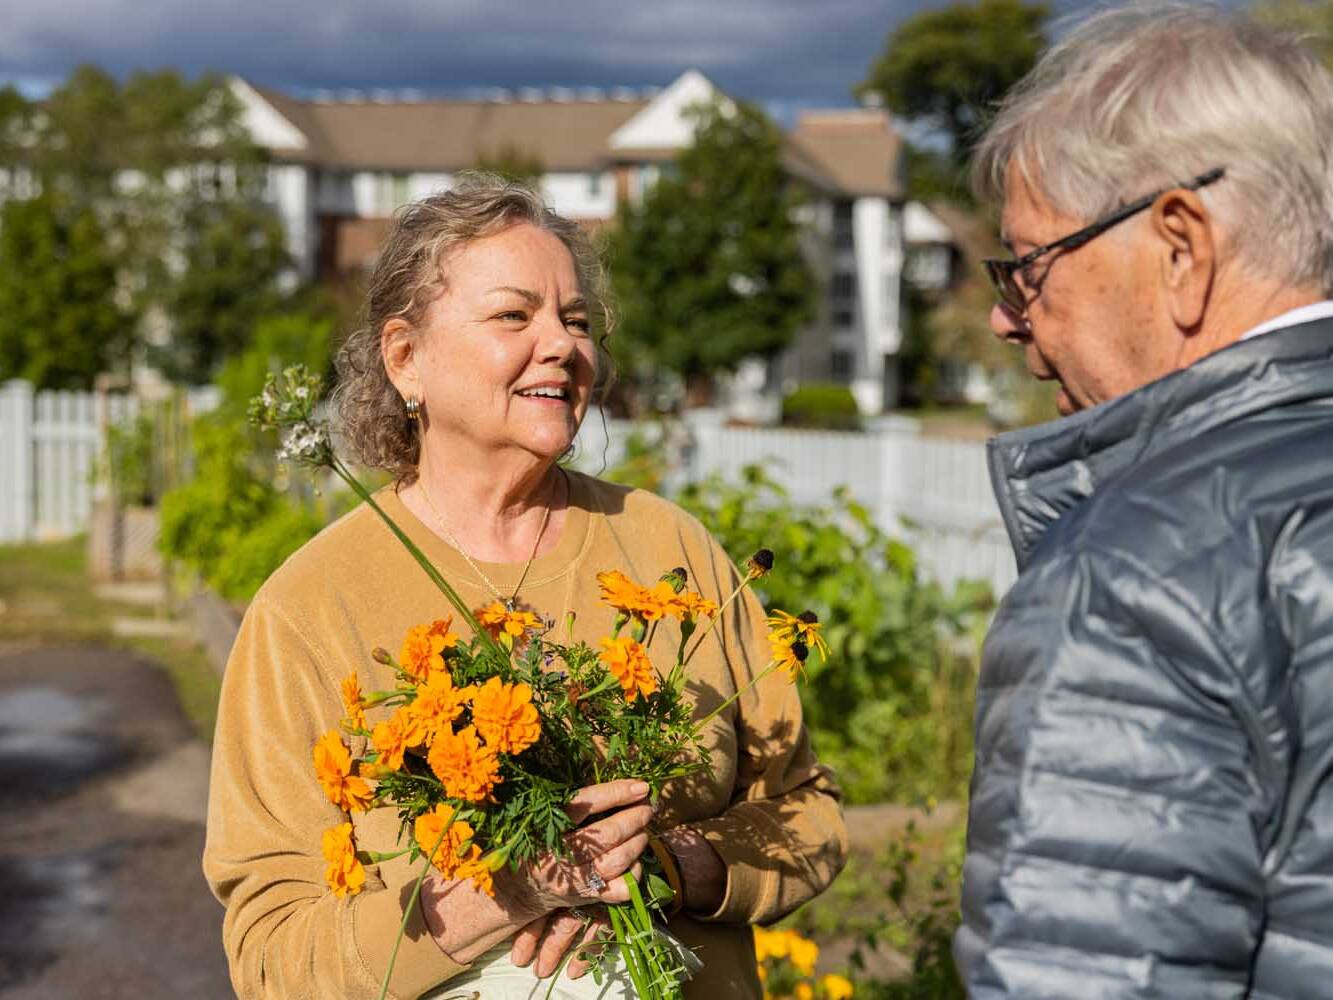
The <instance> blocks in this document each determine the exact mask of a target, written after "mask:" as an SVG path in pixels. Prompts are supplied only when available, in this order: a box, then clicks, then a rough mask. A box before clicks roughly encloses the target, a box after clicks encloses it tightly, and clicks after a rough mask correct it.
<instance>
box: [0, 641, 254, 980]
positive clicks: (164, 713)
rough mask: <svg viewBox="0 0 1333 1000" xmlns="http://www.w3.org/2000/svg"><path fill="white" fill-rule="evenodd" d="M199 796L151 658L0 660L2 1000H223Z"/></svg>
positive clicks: (198, 746)
mask: <svg viewBox="0 0 1333 1000" xmlns="http://www.w3.org/2000/svg"><path fill="white" fill-rule="evenodd" d="M207 784H208V748H207V747H206V746H205V745H204V744H202V743H201V742H199V740H198V739H197V738H195V736H194V735H193V733H192V732H191V729H190V726H189V723H188V722H187V720H186V718H185V716H184V715H183V714H182V712H181V709H180V706H179V703H178V702H177V699H176V696H175V693H174V692H173V689H172V687H171V684H170V682H169V680H168V679H167V677H166V675H165V673H164V672H163V671H162V670H160V669H159V668H157V667H156V666H154V665H153V664H152V662H151V661H149V660H147V659H145V658H144V657H142V656H140V655H138V654H135V653H131V652H127V651H125V650H120V649H107V648H103V647H99V646H91V645H90V646H69V647H42V646H22V645H14V644H11V645H9V646H7V647H0V996H3V997H5V998H7V1000H9V998H12V1000H64V998H70V1000H101V998H116V1000H120V998H136V1000H138V998H145V1000H147V998H152V1000H157V998H163V1000H174V998H185V997H189V998H198V1000H210V998H214V997H217V998H224V997H231V996H232V995H233V994H232V991H231V988H230V985H229V983H228V979H227V969H226V961H225V959H224V957H223V954H222V947H221V927H222V908H221V906H219V905H218V903H217V902H216V901H215V900H214V899H213V897H212V896H211V895H210V894H209V892H208V888H207V886H206V885H205V883H204V880H203V876H202V874H201V873H200V869H199V857H200V854H201V852H202V851H203V844H204V812H205V803H206V799H207Z"/></svg>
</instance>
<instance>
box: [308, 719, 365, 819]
mask: <svg viewBox="0 0 1333 1000" xmlns="http://www.w3.org/2000/svg"><path fill="white" fill-rule="evenodd" d="M313 757H314V761H315V775H316V777H318V778H319V783H320V786H321V787H322V788H323V789H324V794H325V795H327V796H328V797H329V801H330V802H332V803H333V804H334V805H335V806H337V807H338V808H339V809H341V810H343V811H344V812H364V811H365V810H367V809H369V808H370V804H371V801H372V800H373V799H374V797H375V794H374V792H372V791H371V788H370V784H369V783H368V782H367V781H366V780H365V779H364V778H360V777H357V776H356V775H353V774H352V752H351V751H350V750H348V749H347V745H346V744H345V743H343V741H342V737H341V736H339V735H338V730H336V729H330V730H329V731H328V732H327V733H325V734H324V735H323V736H321V737H320V738H319V739H318V740H317V741H316V742H315V749H314V753H313Z"/></svg>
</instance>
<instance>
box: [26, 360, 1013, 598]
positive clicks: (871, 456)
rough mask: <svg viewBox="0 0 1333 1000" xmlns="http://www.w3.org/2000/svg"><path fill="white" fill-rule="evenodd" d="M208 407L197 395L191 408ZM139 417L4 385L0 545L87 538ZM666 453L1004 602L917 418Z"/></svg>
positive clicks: (607, 426)
mask: <svg viewBox="0 0 1333 1000" xmlns="http://www.w3.org/2000/svg"><path fill="white" fill-rule="evenodd" d="M210 402H211V400H210V398H209V397H208V395H207V394H206V393H204V394H195V396H193V397H192V399H191V408H192V409H194V410H195V411H196V412H198V411H200V410H202V409H206V408H208V406H209V405H210ZM137 408H138V403H137V401H136V400H135V398H134V397H132V396H125V395H112V394H102V395H94V394H92V393H78V392H34V391H33V389H32V386H30V385H29V384H28V383H26V382H20V381H11V382H7V383H5V384H3V385H0V543H4V542H20V541H29V540H35V539H45V538H60V537H66V536H69V535H72V534H75V533H77V532H80V531H83V530H86V528H87V526H88V521H89V515H90V513H91V510H92V504H93V501H94V492H95V489H96V486H95V484H94V481H93V473H94V469H95V465H96V461H97V457H98V456H99V455H100V454H101V452H102V447H103V441H104V438H105V433H106V428H107V427H108V426H110V425H113V424H115V423H118V422H120V421H122V420H125V419H127V418H130V417H132V416H133V415H134V414H135V413H136V412H137ZM633 429H634V428H633V425H631V424H629V423H627V422H622V421H606V422H604V421H602V420H601V419H600V417H599V415H598V414H596V413H593V414H590V415H589V418H588V419H587V420H586V421H585V422H584V426H583V431H582V433H581V434H580V437H579V446H578V453H577V457H576V460H575V464H576V465H578V466H579V467H580V468H582V469H584V470H585V471H590V472H593V473H596V472H598V471H600V470H601V469H602V468H604V467H609V466H612V465H615V464H616V463H618V462H619V460H620V458H621V456H622V455H623V454H624V449H625V444H626V441H627V440H628V438H629V436H630V434H631V433H632V431H633ZM668 452H669V454H670V463H669V464H670V468H669V470H668V486H675V485H680V484H681V483H684V482H688V481H692V480H695V479H699V478H702V477H704V476H707V475H710V474H712V473H715V472H717V473H721V474H723V475H733V476H734V475H737V474H739V472H740V470H741V469H742V468H743V467H744V466H746V465H750V464H756V463H758V464H763V465H765V466H766V467H768V468H769V469H770V471H771V472H772V473H773V475H774V476H775V478H778V479H779V480H780V481H781V482H782V484H783V485H784V486H785V487H786V488H787V490H788V491H789V492H790V494H791V496H792V498H793V499H794V500H796V501H797V502H799V503H805V504H819V503H823V502H826V501H827V500H828V499H829V497H830V495H831V494H832V492H833V490H834V488H835V487H837V486H839V485H841V486H845V487H846V488H847V490H848V491H849V493H850V494H851V495H852V496H853V497H855V498H856V499H857V500H858V501H859V502H860V503H861V504H862V505H864V506H865V507H866V508H867V509H869V510H870V511H871V512H872V513H873V514H874V516H875V518H876V520H877V522H878V523H879V524H880V525H881V526H883V527H884V528H885V529H886V530H888V531H890V532H893V533H896V534H899V535H901V536H903V537H905V538H906V539H907V540H909V541H911V542H912V543H913V544H914V545H915V547H916V549H917V552H918V554H919V556H920V559H921V564H922V566H923V567H924V569H925V571H926V572H927V573H929V574H930V575H931V576H933V577H935V578H936V579H938V580H940V581H941V582H943V583H946V584H952V583H955V582H957V581H959V580H964V579H975V580H984V581H986V582H988V583H989V584H990V585H991V586H992V588H993V589H994V590H995V592H996V593H997V594H1001V593H1003V592H1004V591H1005V590H1007V589H1008V588H1009V585H1010V584H1011V583H1012V582H1013V579H1014V575H1015V574H1014V559H1013V554H1012V552H1011V550H1010V548H1009V543H1008V540H1007V539H1006V536H1005V532H1004V527H1003V525H1002V524H1001V522H1000V515H999V510H998V509H997V507H996V505H995V500H994V497H993V496H992V494H991V488H990V482H989V480H988V476H987V471H986V451H985V446H984V445H983V444H982V443H981V442H977V441H954V440H943V439H939V438H927V437H923V436H921V434H920V433H919V431H918V429H917V427H916V425H915V423H914V422H912V421H910V420H888V421H884V422H882V423H880V424H879V425H878V426H876V427H875V428H874V429H873V430H870V431H866V432H864V433H842V432H820V431H797V430H788V429H768V428H765V429H745V428H732V427H726V426H724V425H723V423H722V422H721V420H720V419H718V418H717V416H716V415H714V414H710V413H708V412H706V411H697V412H693V413H691V414H689V415H688V417H687V419H685V420H683V421H680V422H679V423H678V424H677V425H675V429H674V431H673V436H672V446H671V447H670V448H669V449H668Z"/></svg>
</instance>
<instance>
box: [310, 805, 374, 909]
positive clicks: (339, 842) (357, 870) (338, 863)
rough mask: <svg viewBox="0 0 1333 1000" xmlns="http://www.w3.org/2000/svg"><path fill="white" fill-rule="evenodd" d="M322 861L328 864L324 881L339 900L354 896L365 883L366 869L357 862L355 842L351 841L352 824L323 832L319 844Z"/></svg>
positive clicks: (344, 824)
mask: <svg viewBox="0 0 1333 1000" xmlns="http://www.w3.org/2000/svg"><path fill="white" fill-rule="evenodd" d="M320 850H321V851H322V852H323V854H324V860H326V861H327V862H328V863H329V866H328V868H326V869H325V870H324V879H325V881H326V882H328V883H329V888H330V889H332V890H333V894H334V895H335V896H337V897H338V898H339V899H342V898H343V897H344V896H346V895H348V894H351V895H353V896H355V895H356V894H357V893H358V892H360V891H361V887H362V886H363V885H365V882H366V869H365V867H364V866H363V865H362V864H361V862H360V861H358V860H357V857H356V842H355V841H354V840H353V839H352V824H351V823H341V824H339V825H338V826H334V827H330V828H329V829H327V830H325V831H324V836H323V838H322V840H321V843H320Z"/></svg>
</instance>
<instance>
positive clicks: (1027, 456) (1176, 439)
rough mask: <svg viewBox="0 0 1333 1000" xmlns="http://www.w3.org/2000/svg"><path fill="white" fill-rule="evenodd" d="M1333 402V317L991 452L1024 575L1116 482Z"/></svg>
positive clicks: (1021, 434)
mask: <svg viewBox="0 0 1333 1000" xmlns="http://www.w3.org/2000/svg"><path fill="white" fill-rule="evenodd" d="M1302 399H1333V318H1325V319H1321V320H1316V321H1315V322H1313V323H1305V324H1302V325H1300V326H1298V327H1292V328H1289V329H1288V330H1287V331H1286V332H1284V333H1283V334H1282V336H1271V337H1269V336H1255V337H1252V338H1251V339H1249V340H1246V341H1245V342H1243V343H1237V344H1233V345H1232V346H1230V347H1227V348H1225V349H1223V350H1221V351H1218V352H1217V353H1215V354H1210V355H1209V356H1208V357H1206V358H1203V359H1202V360H1201V361H1198V362H1196V363H1195V364H1193V365H1191V366H1190V367H1188V368H1184V369H1182V370H1180V371H1177V372H1172V373H1171V374H1170V375H1167V376H1166V377H1164V378H1161V379H1158V380H1157V381H1155V382H1150V383H1149V384H1148V385H1145V386H1143V387H1142V388H1140V389H1136V390H1135V391H1134V392H1131V393H1127V394H1126V395H1124V396H1121V397H1119V398H1118V399H1113V400H1111V401H1110V402H1107V403H1103V404H1102V405H1100V406H1095V407H1093V408H1092V409H1090V410H1084V411H1082V412H1081V413H1076V414H1074V415H1073V416H1070V417H1065V418H1063V419H1061V420H1056V421H1054V422H1052V423H1048V424H1041V425H1039V426H1037V427H1027V428H1024V429H1022V430H1017V431H1011V432H1009V433H1008V434H1001V435H1000V436H999V437H996V438H993V439H992V440H991V441H990V443H989V445H988V461H989V463H990V474H991V483H992V485H993V487H994V489H995V496H996V499H997V500H998V501H999V505H1000V513H1001V514H1002V515H1003V517H1004V523H1005V528H1006V529H1007V530H1008V532H1009V539H1010V541H1011V542H1012V543H1013V546H1014V553H1015V555H1016V556H1017V559H1018V568H1019V570H1022V569H1023V568H1024V566H1026V564H1027V562H1028V559H1029V558H1030V556H1031V554H1032V550H1033V549H1034V548H1036V546H1037V543H1038V542H1040V541H1041V537H1042V535H1044V534H1045V533H1046V529H1047V528H1049V527H1050V526H1051V525H1052V524H1054V523H1055V522H1056V521H1057V520H1059V518H1060V517H1061V516H1062V515H1064V514H1065V513H1067V512H1068V511H1069V510H1071V509H1072V508H1074V507H1075V506H1077V505H1078V504H1080V503H1082V502H1083V501H1084V500H1086V499H1087V498H1088V497H1089V496H1091V495H1092V494H1093V492H1095V491H1096V489H1097V488H1098V487H1099V486H1100V485H1101V484H1102V483H1104V482H1106V481H1107V480H1109V479H1111V478H1113V477H1115V476H1117V475H1119V474H1121V473H1122V472H1125V471H1126V470H1128V469H1130V468H1132V467H1133V466H1135V465H1137V464H1139V463H1140V462H1142V461H1144V460H1145V459H1147V458H1149V457H1151V456H1152V455H1154V454H1158V453H1160V452H1162V451H1164V450H1165V449H1167V448H1170V447H1172V446H1174V445H1176V444H1180V443H1182V442H1186V441H1190V440H1192V439H1194V438H1197V437H1198V436H1200V435H1202V434H1205V433H1207V432H1208V431H1210V430H1213V429H1215V428H1217V427H1220V426H1222V425H1224V424H1228V423H1231V422H1233V421H1236V420H1240V419H1242V418H1244V417H1246V416H1249V415H1250V414H1253V413H1257V412H1260V411H1262V410H1266V409H1270V408H1272V407H1274V406H1280V405H1283V404H1286V403H1291V402H1296V401H1299V400H1302Z"/></svg>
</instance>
